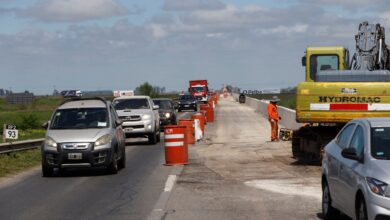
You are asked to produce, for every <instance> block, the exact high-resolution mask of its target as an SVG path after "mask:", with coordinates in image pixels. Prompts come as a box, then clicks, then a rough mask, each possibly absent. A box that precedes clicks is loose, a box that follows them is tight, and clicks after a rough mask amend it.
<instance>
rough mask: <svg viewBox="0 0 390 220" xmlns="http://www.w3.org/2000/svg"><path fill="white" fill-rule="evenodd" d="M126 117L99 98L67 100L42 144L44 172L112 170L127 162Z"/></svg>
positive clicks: (48, 123)
mask: <svg viewBox="0 0 390 220" xmlns="http://www.w3.org/2000/svg"><path fill="white" fill-rule="evenodd" d="M121 125H122V121H121V120H120V119H118V116H117V114H116V112H115V110H114V108H113V106H112V105H111V103H110V102H108V101H105V100H104V99H99V98H89V99H74V100H68V101H65V102H64V103H63V104H61V105H60V106H59V107H58V108H57V109H56V110H55V112H54V114H53V116H52V117H51V120H50V121H49V122H47V123H45V125H44V127H46V128H47V131H46V136H45V140H44V142H43V144H42V175H43V176H44V177H48V176H52V175H53V169H54V168H59V169H66V168H85V167H106V168H107V170H108V171H109V172H110V173H113V174H115V173H117V172H118V169H120V168H124V167H125V165H126V153H125V134H124V132H123V130H122V126H121Z"/></svg>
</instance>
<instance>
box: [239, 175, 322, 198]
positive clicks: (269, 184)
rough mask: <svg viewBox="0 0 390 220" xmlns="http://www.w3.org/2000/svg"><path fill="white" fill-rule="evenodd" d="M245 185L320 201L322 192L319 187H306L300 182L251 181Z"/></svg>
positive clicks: (286, 180) (285, 180)
mask: <svg viewBox="0 0 390 220" xmlns="http://www.w3.org/2000/svg"><path fill="white" fill-rule="evenodd" d="M245 185H247V186H251V187H255V188H258V189H262V190H267V191H271V192H275V193H281V194H285V195H295V196H306V197H311V198H313V199H317V200H319V201H320V200H321V197H322V190H321V187H320V186H316V185H313V184H312V185H306V184H304V183H303V182H302V181H299V182H298V181H297V180H291V179H284V180H252V181H247V182H245Z"/></svg>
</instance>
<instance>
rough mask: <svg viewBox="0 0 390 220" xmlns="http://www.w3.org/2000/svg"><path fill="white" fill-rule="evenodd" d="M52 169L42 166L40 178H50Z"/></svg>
mask: <svg viewBox="0 0 390 220" xmlns="http://www.w3.org/2000/svg"><path fill="white" fill-rule="evenodd" d="M53 173H54V169H53V168H52V167H48V166H46V165H44V164H42V176H43V177H51V176H53Z"/></svg>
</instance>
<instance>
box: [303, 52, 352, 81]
mask: <svg viewBox="0 0 390 220" xmlns="http://www.w3.org/2000/svg"><path fill="white" fill-rule="evenodd" d="M302 66H305V67H306V82H314V81H316V78H317V74H318V73H319V72H320V71H325V70H327V71H329V70H346V69H349V50H348V49H347V48H345V47H308V48H306V54H305V56H303V57H302Z"/></svg>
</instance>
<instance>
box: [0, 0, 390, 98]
mask: <svg viewBox="0 0 390 220" xmlns="http://www.w3.org/2000/svg"><path fill="white" fill-rule="evenodd" d="M387 5H388V2H387V1H386V0H344V1H339V0H142V1H125V0H83V1H80V0H0V26H1V27H2V28H1V29H0V66H1V67H2V68H0V77H1V78H2V80H1V81H0V88H12V89H13V90H14V91H15V92H18V91H24V90H25V89H27V90H30V91H33V92H34V93H36V94H48V93H51V92H52V90H53V88H54V87H55V88H57V89H59V90H65V89H81V90H95V89H111V90H116V89H134V88H135V87H136V86H138V85H139V84H141V83H143V82H146V81H148V82H150V83H152V84H153V85H156V86H165V87H167V89H168V90H177V91H181V90H185V89H186V86H187V83H188V80H190V79H198V78H207V79H209V81H210V83H211V85H212V87H215V88H219V87H221V85H222V84H232V85H234V86H238V87H241V88H243V89H258V90H260V89H273V88H282V87H288V86H295V85H296V84H297V83H298V82H300V81H302V80H303V79H304V70H303V68H302V67H301V66H300V62H299V61H300V57H301V56H302V55H303V51H304V50H305V47H307V46H309V45H317V46H327V45H344V46H348V47H349V48H350V49H351V50H352V51H353V49H354V48H353V47H354V35H355V33H356V31H357V27H358V25H359V23H360V22H362V21H364V20H368V21H370V22H380V23H381V24H382V25H383V26H385V28H387V27H389V26H390V9H389V10H388V9H387V8H388V7H387Z"/></svg>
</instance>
